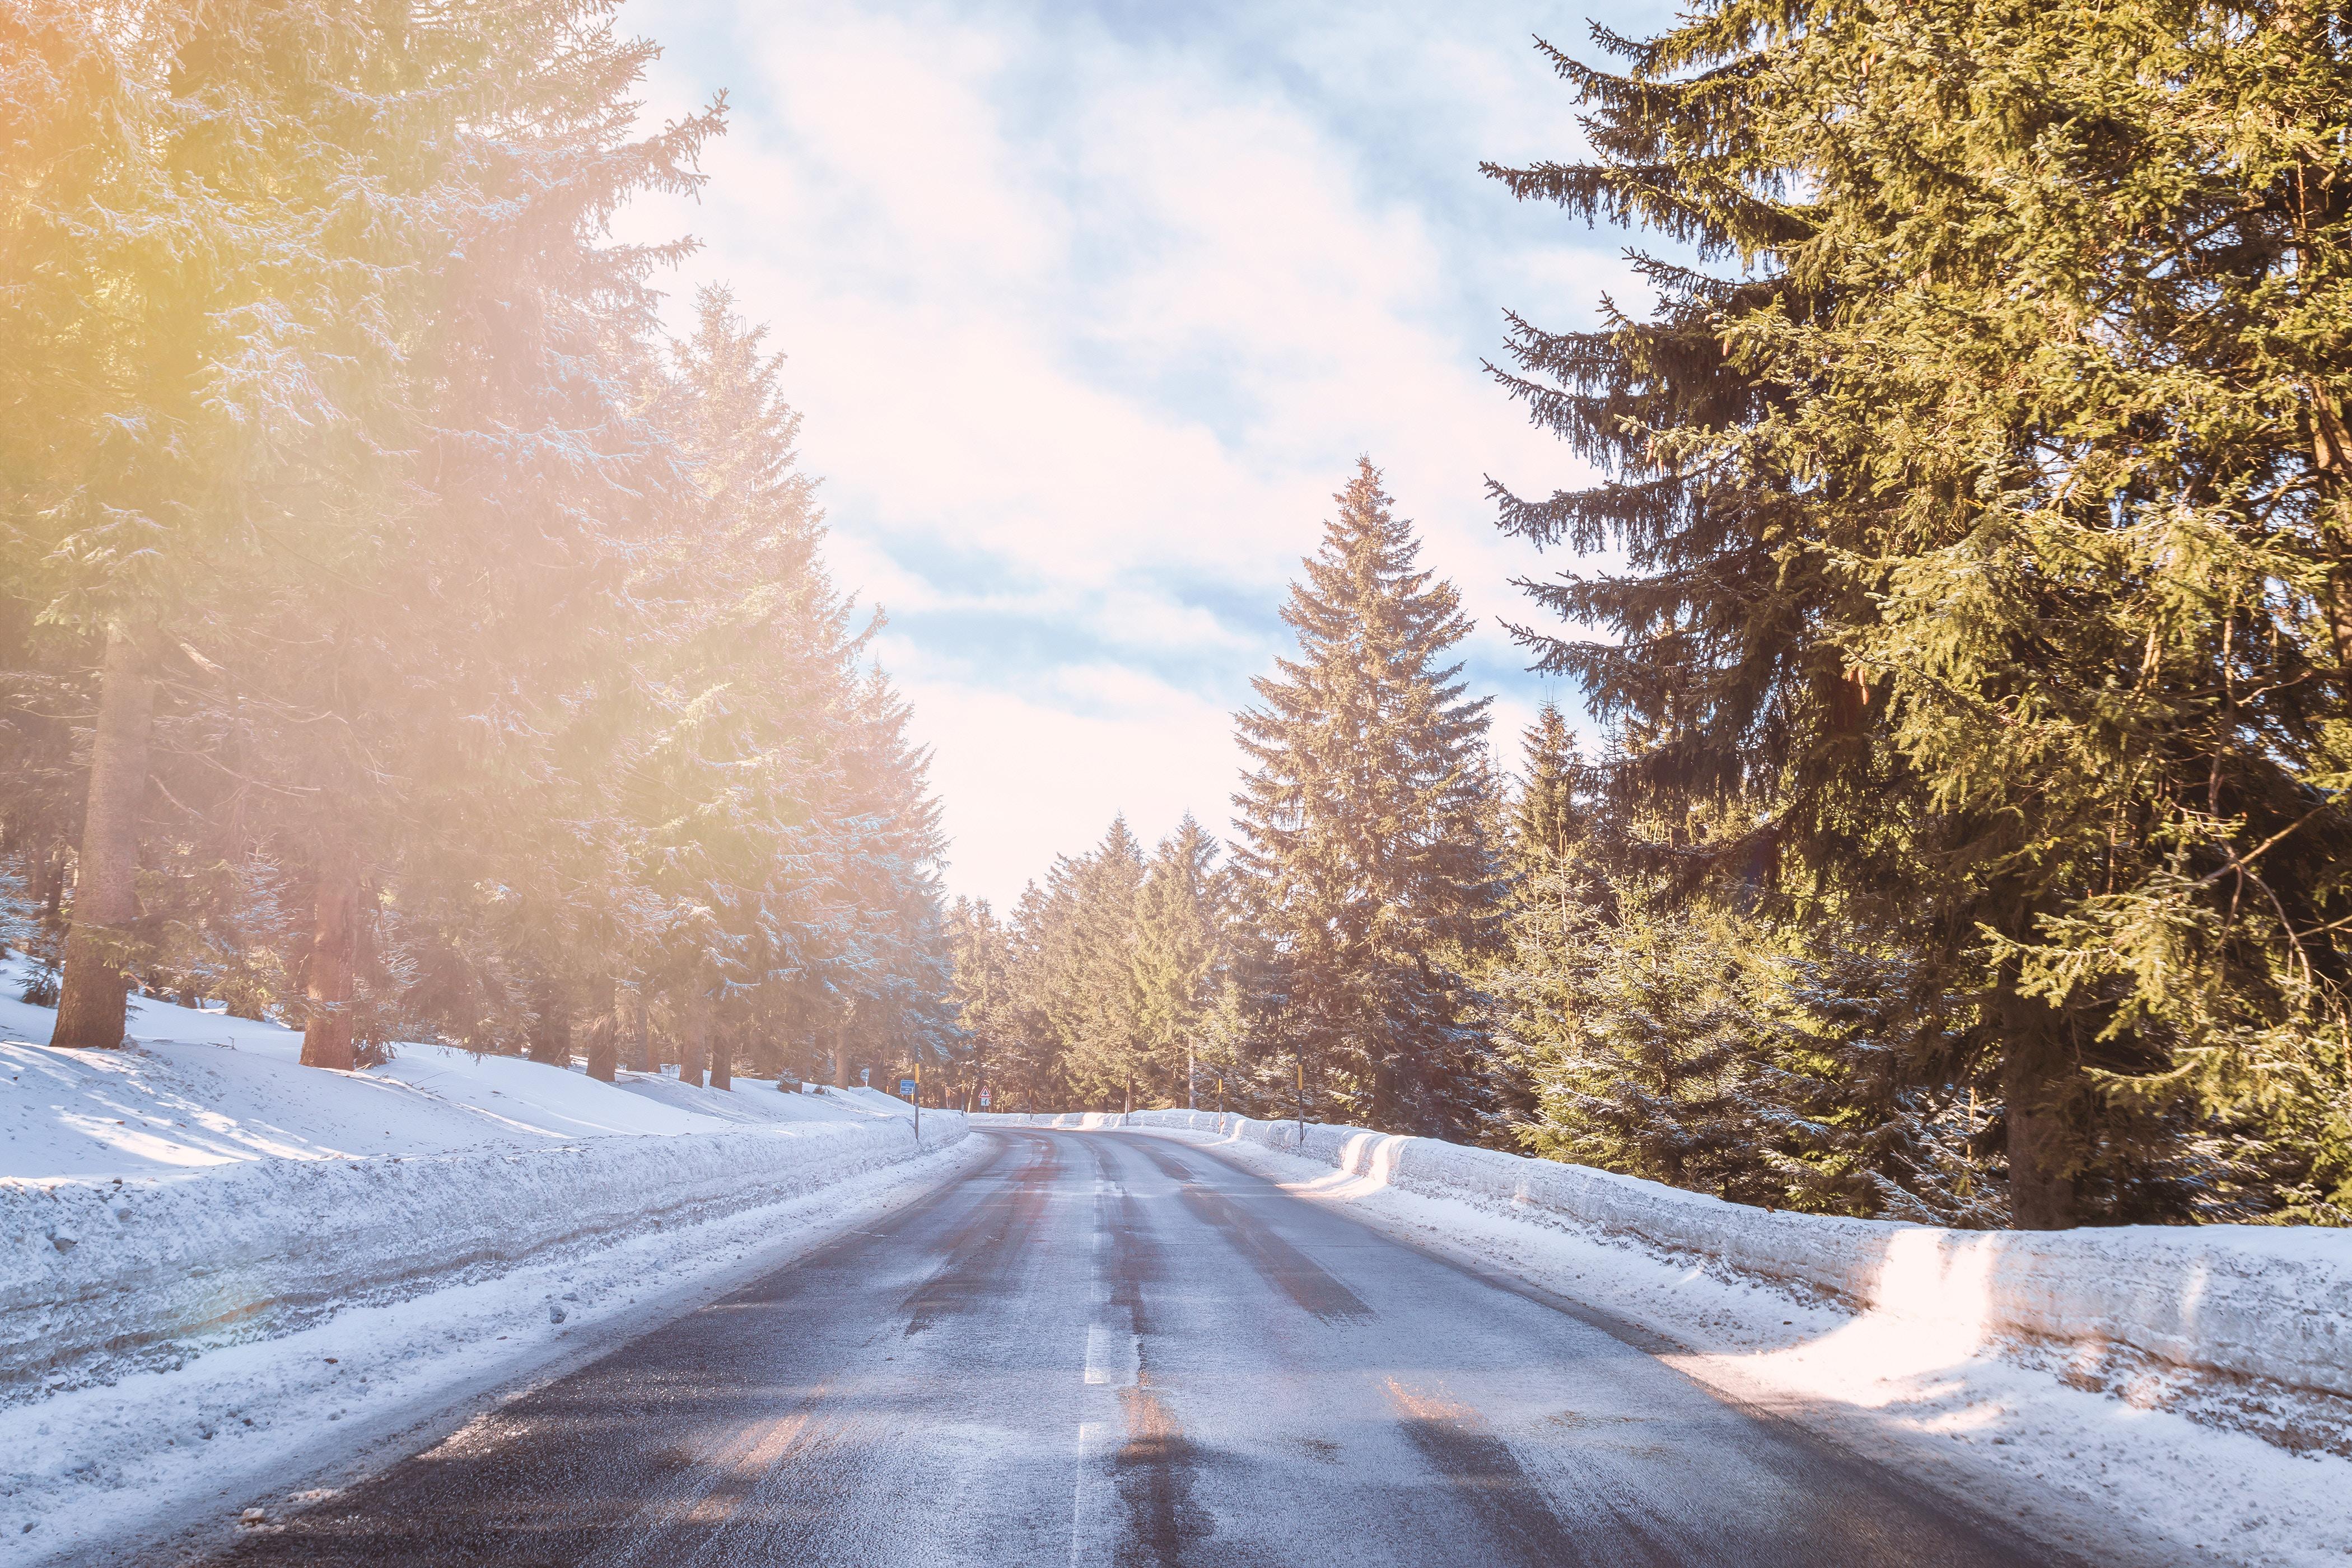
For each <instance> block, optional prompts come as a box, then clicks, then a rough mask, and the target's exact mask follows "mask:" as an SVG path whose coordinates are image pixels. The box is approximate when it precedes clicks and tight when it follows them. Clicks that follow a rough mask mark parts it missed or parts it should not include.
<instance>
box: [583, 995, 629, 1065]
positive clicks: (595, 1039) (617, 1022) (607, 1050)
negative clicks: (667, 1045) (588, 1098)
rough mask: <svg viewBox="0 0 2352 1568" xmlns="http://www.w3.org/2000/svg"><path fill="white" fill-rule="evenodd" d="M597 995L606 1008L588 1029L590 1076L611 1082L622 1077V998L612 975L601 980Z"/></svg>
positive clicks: (597, 1012) (598, 1012)
mask: <svg viewBox="0 0 2352 1568" xmlns="http://www.w3.org/2000/svg"><path fill="white" fill-rule="evenodd" d="M596 993H597V998H598V1000H599V1002H600V1003H601V1004H602V1005H600V1006H599V1007H598V1008H597V1010H596V1018H595V1021H594V1022H593V1023H592V1024H590V1025H589V1026H588V1076H589V1077H590V1078H593V1079H596V1080H597V1081H599V1082H601V1083H611V1082H612V1081H613V1080H614V1079H616V1078H618V1077H619V1076H620V1067H621V1011H620V1000H621V998H620V994H619V991H618V989H617V988H616V987H615V986H614V984H613V977H612V976H611V975H610V974H605V975H604V976H602V977H600V978H599V979H598V980H597V982H596Z"/></svg>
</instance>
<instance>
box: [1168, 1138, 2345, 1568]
mask: <svg viewBox="0 0 2352 1568" xmlns="http://www.w3.org/2000/svg"><path fill="white" fill-rule="evenodd" d="M1136 1131H1137V1133H1138V1135H1141V1136H1149V1137H1170V1138H1180V1139H1182V1140H1184V1141H1186V1142H1192V1143H1195V1144H1199V1145H1202V1146H1204V1147H1210V1148H1213V1149H1215V1150H1217V1151H1218V1152H1220V1153H1223V1155H1225V1156H1226V1157H1227V1158H1230V1159H1233V1160H1234V1161H1235V1162H1236V1163H1240V1164H1242V1165H1244V1166H1245V1167H1247V1168H1249V1169H1252V1170H1255V1171H1256V1172H1258V1173H1261V1174H1264V1175H1266V1176H1270V1177H1272V1178H1273V1179H1275V1180H1276V1181H1278V1182H1280V1183H1281V1184H1283V1185H1284V1186H1285V1187H1286V1189H1287V1190H1289V1191H1291V1192H1294V1193H1297V1194H1299V1195H1301V1196H1303V1197H1307V1198H1310V1199H1313V1200H1315V1201H1318V1202H1322V1203H1328V1204H1332V1205H1339V1206H1343V1207H1345V1208H1346V1209H1348V1210H1349V1212H1350V1213H1352V1214H1354V1215H1357V1216H1358V1217H1360V1218H1361V1219H1363V1220H1364V1221H1365V1222H1367V1223H1369V1224H1371V1225H1374V1226H1378V1227H1380V1228H1381V1229H1382V1230H1384V1231H1386V1232H1388V1233H1390V1234H1391V1235H1394V1236H1397V1237H1402V1238H1404V1239H1406V1240H1409V1241H1411V1242H1412V1243H1413V1244H1414V1245H1415V1246H1418V1247H1422V1248H1423V1249H1424V1250H1427V1251H1431V1252H1434V1253H1437V1254H1440V1255H1442V1256H1447V1257H1452V1258H1456V1259H1459V1260H1461V1261H1463V1262H1465V1263H1467V1264H1469V1265H1471V1266H1473V1267H1476V1268H1482V1269H1486V1270H1492V1271H1500V1272H1504V1273H1507V1274H1509V1275H1512V1276H1516V1277H1517V1278H1518V1279H1523V1280H1526V1281H1528V1283H1530V1284H1533V1285H1536V1286H1538V1287H1540V1288H1542V1289H1546V1290H1547V1291H1549V1292H1553V1293H1556V1294H1557V1296H1558V1297H1559V1298H1561V1299H1562V1300H1563V1303H1564V1304H1567V1305H1570V1307H1571V1308H1572V1309H1582V1310H1590V1311H1593V1312H1597V1313H1598V1314H1600V1315H1601V1317H1602V1318H1603V1319H1604V1320H1608V1321H1613V1322H1615V1323H1617V1324H1619V1325H1621V1326H1622V1327H1623V1328H1624V1329H1625V1330H1626V1331H1628V1332H1629V1333H1631V1334H1633V1335H1634V1336H1635V1337H1637V1338H1643V1339H1646V1338H1651V1337H1653V1336H1654V1342H1653V1343H1652V1345H1651V1348H1653V1349H1654V1350H1655V1351H1656V1352H1658V1353H1659V1354H1660V1355H1661V1356H1662V1357H1663V1359H1664V1360H1665V1361H1666V1362H1668V1363H1670V1364H1672V1365H1674V1366H1675V1367H1676V1368H1677V1369H1679V1370H1680V1371H1682V1372H1683V1373H1685V1374H1686V1375H1688V1376H1690V1377H1692V1378H1694V1379H1696V1381H1698V1382H1700V1383H1702V1384H1706V1385H1707V1386H1709V1387H1711V1388H1714V1389H1716V1390H1717V1391H1719V1392H1721V1393H1722V1394H1725V1395H1727V1397H1729V1398H1732V1399H1734V1400H1737V1401H1738V1402H1739V1403H1741V1404H1742V1405H1748V1406H1749V1407H1751V1408H1756V1409H1759V1410H1763V1411H1768V1412H1770V1413H1773V1414H1776V1415H1783V1416H1786V1417H1788V1418H1790V1419H1793V1420H1795V1421H1798V1422H1800V1423H1801V1424H1802V1425H1804V1426H1807V1427H1809V1428H1811V1429H1812V1430H1814V1431H1816V1432H1819V1433H1821V1434H1822V1435H1824V1436H1828V1437H1830V1438H1831V1439H1832V1440H1833V1441H1836V1442H1838V1443H1840V1444H1842V1445H1843V1446H1845V1447H1850V1448H1852V1449H1853V1450H1855V1451H1857V1452H1859V1453H1862V1454H1864V1455H1866V1456H1868V1457H1870V1458H1874V1459H1877V1460H1878V1461H1880V1462H1882V1463H1885V1464H1889V1465H1892V1466H1895V1468H1900V1469H1902V1470H1904V1471H1905V1472H1906V1474H1910V1475H1914V1476H1916V1477H1917V1478H1918V1479H1919V1480H1920V1482H1921V1483H1922V1484H1923V1485H1926V1486H1930V1487H1934V1488H1937V1489H1941V1490H1944V1491H1947V1492H1948V1493H1951V1494H1954V1495H1958V1496H1962V1497H1965V1498H1968V1499H1970V1500H1973V1501H1975V1502H1977V1503H1978V1504H1979V1505H1984V1504H1990V1505H1992V1506H1995V1507H1998V1508H2000V1509H2001V1510H2007V1511H2010V1512H2012V1513H2014V1514H2015V1515H2016V1516H2017V1517H2018V1518H2019V1519H2020V1520H2021V1521H2025V1522H2026V1523H2028V1524H2030V1525H2032V1527H2034V1528H2035V1529H2037V1530H2038V1531H2043V1532H2045V1533H2047V1534H2048V1535H2051V1536H2055V1537H2057V1538H2059V1539H2062V1540H2066V1541H2071V1542H2074V1543H2075V1544H2076V1545H2077V1546H2079V1547H2080V1548H2082V1549H2083V1550H2084V1552H2086V1554H2088V1555H2090V1556H2091V1557H2093V1558H2094V1559H2096V1558H2098V1557H2100V1556H2101V1555H2102V1554H2103V1552H2102V1548H2103V1546H2105V1547H2106V1548H2108V1549H2109V1550H2111V1551H2112V1552H2113V1553H2114V1554H2115V1555H2118V1556H2121V1555H2125V1554H2126V1551H2127V1550H2128V1552H2130V1553H2133V1554H2137V1555H2139V1556H2142V1557H2146V1558H2147V1559H2149V1560H2152V1561H2156V1562H2180V1563H2197V1562H2229V1563H2248V1564H2260V1565H2262V1568H2319V1565H2321V1564H2332V1565H2336V1568H2341V1565H2342V1564H2344V1563H2347V1561H2352V1460H2347V1458H2343V1457H2341V1456H2340V1455H2337V1454H2332V1453H2327V1452H2325V1451H2321V1450H2317V1449H2309V1448H2306V1449H2305V1450H2302V1451H2295V1450H2294V1449H2291V1448H2289V1447H2283V1446H2281V1445H2280V1444H2278V1443H2276V1442H2269V1441H2264V1440H2263V1439H2262V1438H2260V1437H2257V1436H2252V1435H2250V1434H2249V1433H2247V1432H2242V1431H2232V1430H2227V1429H2223V1428H2221V1427H2217V1426H2213V1425H2210V1424H2208V1423H2207V1422H2206V1421H2200V1420H2192V1419H2190V1418H2189V1415H2186V1414H2183V1413H2182V1412H2181V1411H2180V1410H2179V1409H2159V1408H2151V1407H2149V1405H2148V1404H2147V1402H2146V1401H2145V1399H2142V1400H2138V1401H2136V1400H2135V1398H2134V1397H2132V1396H2131V1390H2129V1389H2128V1388H2126V1389H2125V1390H2123V1391H2122V1392H2121V1393H2118V1392H2117V1391H2116V1389H2115V1388H2114V1387H2113V1386H2112V1385H2111V1384H2110V1383H2109V1382H2107V1381H2106V1380H2105V1379H2100V1378H2086V1377H2084V1376H2082V1375H2080V1374H2079V1373H2078V1371H2077V1369H2076V1368H2075V1367H2074V1364H2073V1363H2072V1361H2071V1359H2070V1358H2069V1357H2068V1356H2067V1355H2065V1354H2064V1353H2063V1352H2056V1351H2053V1350H2051V1349H2048V1348H2046V1347H2045V1348H2042V1349H2037V1348H2036V1347H2033V1346H2030V1345H2018V1344H2003V1343H1988V1342H1980V1341H1979V1340H1978V1339H1976V1338H1975V1337H1973V1336H1967V1335H1958V1336H1956V1335H1954V1334H1953V1333H1951V1332H1950V1331H1948V1330H1946V1329H1938V1328H1937V1327H1936V1326H1933V1325H1927V1324H1923V1323H1922V1321H1919V1320H1917V1319H1912V1318H1906V1317H1901V1316H1897V1315H1894V1314H1887V1313H1875V1312H1867V1311H1862V1312H1857V1311H1854V1310H1850V1309H1848V1308H1844V1307H1841V1306H1838V1305H1834V1304H1832V1303H1829V1302H1827V1301H1825V1300H1823V1299H1822V1297H1821V1296H1820V1295H1819V1294H1818V1293H1813V1292H1803V1293H1795V1292H1791V1291H1790V1290H1788V1289H1782V1288H1777V1287H1775V1286H1773V1285H1771V1284H1768V1283H1765V1282H1762V1281H1759V1280H1758V1279H1754V1278H1752V1277H1746V1276H1740V1275H1738V1274H1734V1273H1732V1272H1731V1271H1729V1270H1727V1269H1723V1268H1710V1267H1708V1266H1706V1264H1705V1263H1704V1262H1702V1261H1698V1260H1695V1259H1694V1258H1691V1257H1690V1256H1689V1255H1687V1254H1685V1255H1681V1256H1670V1255H1667V1254H1665V1253H1664V1252H1662V1251H1659V1250H1655V1249H1652V1248H1649V1247H1643V1246H1641V1245H1638V1244H1635V1243H1633V1242H1631V1241H1629V1240H1628V1239H1627V1238H1626V1237H1623V1236H1604V1235H1601V1234H1597V1233H1595V1232H1593V1231H1591V1230H1589V1229H1585V1228H1581V1227H1579V1226H1573V1225H1570V1224H1567V1223H1561V1222H1550V1223H1548V1222H1547V1221H1546V1220H1545V1219H1544V1218H1543V1217H1542V1216H1538V1215H1531V1214H1529V1213H1527V1212H1524V1211H1517V1212H1513V1211H1498V1210H1497V1209H1496V1208H1495V1207H1492V1206H1489V1205H1484V1204H1480V1203H1477V1202H1473V1201H1470V1200H1468V1199H1463V1198H1449V1197H1434V1196H1430V1195H1426V1194H1420V1193H1413V1192H1407V1191H1404V1190H1402V1189H1401V1188H1398V1187H1396V1186H1394V1185H1392V1184H1390V1183H1389V1182H1388V1181H1387V1180H1386V1179H1385V1178H1384V1177H1383V1176H1382V1175H1381V1174H1380V1173H1377V1172H1372V1173H1349V1172H1343V1171H1337V1170H1334V1169H1333V1168H1332V1167H1331V1165H1330V1164H1329V1163H1326V1162H1319V1161H1316V1160H1313V1159H1304V1158H1300V1157H1298V1156H1297V1155H1292V1154H1287V1153H1283V1152H1277V1151H1275V1150H1272V1149H1268V1148H1266V1147H1264V1146H1262V1145H1260V1144H1258V1143H1255V1142H1248V1141H1244V1140H1243V1139H1240V1138H1237V1137H1230V1136H1222V1135H1219V1134H1216V1133H1213V1132H1203V1131H1184V1130H1175V1129H1154V1130H1150V1131H1145V1130H1142V1129H1137V1130H1136ZM2255 1397H2257V1398H2262V1397H2270V1395H2267V1394H2256V1395H2255ZM2204 1414H2206V1415H2211V1414H2212V1412H2210V1411H2209V1412H2205V1413H2204Z"/></svg>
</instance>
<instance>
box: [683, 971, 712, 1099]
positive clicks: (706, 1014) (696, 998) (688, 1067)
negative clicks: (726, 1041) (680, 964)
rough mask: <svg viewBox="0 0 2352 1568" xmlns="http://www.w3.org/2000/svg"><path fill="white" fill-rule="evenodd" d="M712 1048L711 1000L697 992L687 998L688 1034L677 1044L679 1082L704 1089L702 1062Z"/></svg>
mask: <svg viewBox="0 0 2352 1568" xmlns="http://www.w3.org/2000/svg"><path fill="white" fill-rule="evenodd" d="M709 1047H710V998H709V997H708V996H705V995H704V994H702V993H701V992H700V991H699V990H697V991H696V992H695V993H694V994H692V995H691V996H689V997H688V998H687V1003H686V1032H685V1035H684V1037H682V1038H681V1039H680V1040H679V1041H678V1043H677V1081H678V1082H680V1083H690V1084H692V1085H693V1086H694V1087H695V1088H697V1089H700V1088H701V1087H702V1061H703V1057H704V1054H705V1053H706V1052H707V1051H708V1050H709Z"/></svg>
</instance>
